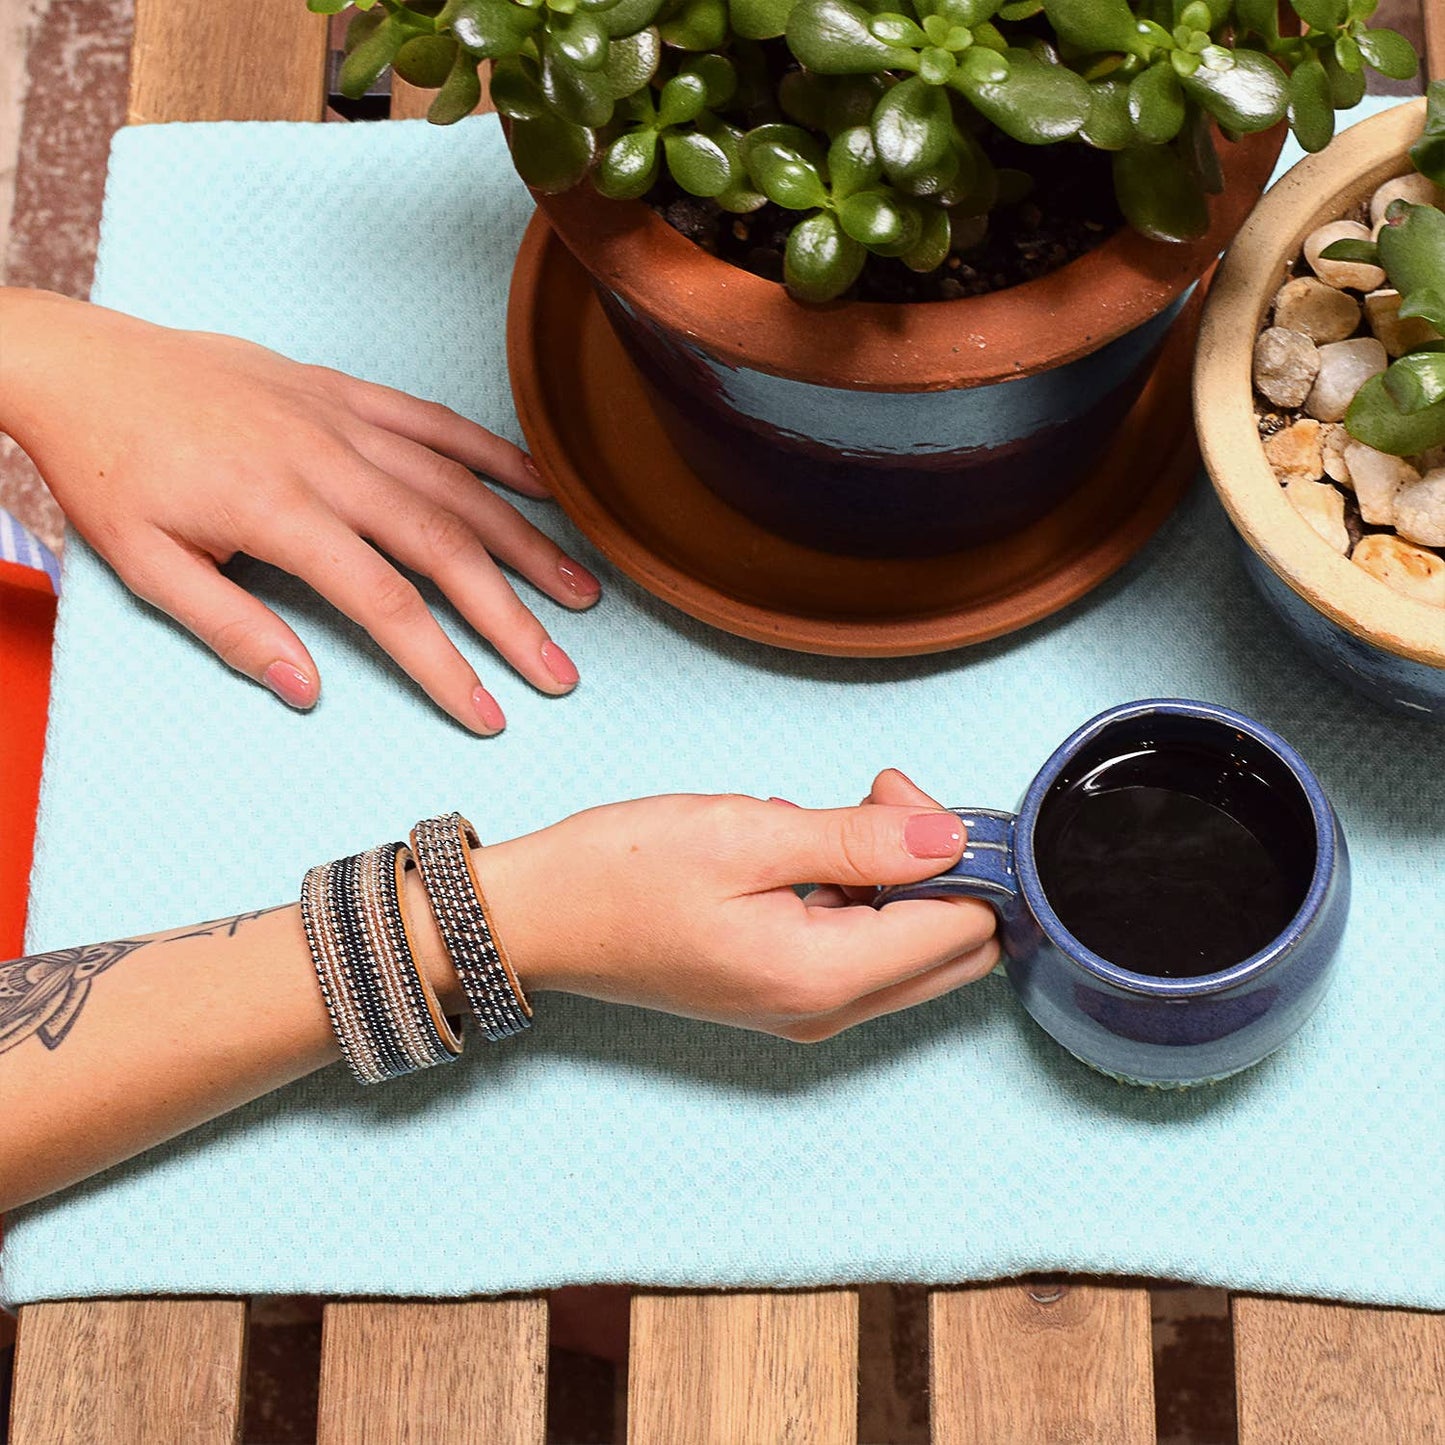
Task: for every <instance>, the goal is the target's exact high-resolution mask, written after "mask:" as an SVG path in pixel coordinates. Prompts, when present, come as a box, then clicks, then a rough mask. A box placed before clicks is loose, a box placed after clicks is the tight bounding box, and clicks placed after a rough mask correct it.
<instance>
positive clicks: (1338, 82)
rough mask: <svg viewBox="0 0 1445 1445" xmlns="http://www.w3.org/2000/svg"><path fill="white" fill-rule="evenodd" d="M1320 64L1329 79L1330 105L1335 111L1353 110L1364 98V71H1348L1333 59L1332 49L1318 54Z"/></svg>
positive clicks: (1361, 69) (1333, 52) (1362, 69)
mask: <svg viewBox="0 0 1445 1445" xmlns="http://www.w3.org/2000/svg"><path fill="white" fill-rule="evenodd" d="M1319 59H1320V64H1321V65H1323V66H1324V68H1325V74H1326V75H1327V76H1329V78H1330V103H1331V104H1332V105H1333V106H1334V108H1335V109H1336V110H1353V109H1354V108H1355V107H1356V106H1357V105H1358V104H1359V103H1360V102H1361V101H1362V100H1363V99H1364V98H1365V71H1364V68H1363V67H1361V68H1360V69H1359V70H1355V71H1349V70H1345V69H1343V68H1342V67H1341V65H1340V62H1339V61H1338V60H1337V59H1336V58H1335V51H1334V47H1333V46H1331V47H1330V48H1329V49H1328V50H1324V51H1321V52H1320V57H1319Z"/></svg>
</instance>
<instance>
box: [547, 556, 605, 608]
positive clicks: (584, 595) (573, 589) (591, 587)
mask: <svg viewBox="0 0 1445 1445" xmlns="http://www.w3.org/2000/svg"><path fill="white" fill-rule="evenodd" d="M557 575H558V576H559V577H561V579H562V585H563V586H564V587H566V589H567V590H568V591H569V592H570V593H571V594H572V595H573V596H574V597H575V598H576V599H577V600H578V601H579V602H595V601H596V600H597V599H598V598H599V597H600V596H601V595H602V584H601V583H600V582H599V581H598V580H597V579H596V578H595V577H594V576H593V575H592V574H591V573H590V572H589V571H588V570H587V569H586V568H585V567H583V566H582V565H581V564H580V563H578V562H559V563H558V564H557Z"/></svg>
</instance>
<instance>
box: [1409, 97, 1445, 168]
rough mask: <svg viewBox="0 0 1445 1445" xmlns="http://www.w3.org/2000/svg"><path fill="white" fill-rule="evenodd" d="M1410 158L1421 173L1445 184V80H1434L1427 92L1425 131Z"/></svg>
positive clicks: (1412, 148)
mask: <svg viewBox="0 0 1445 1445" xmlns="http://www.w3.org/2000/svg"><path fill="white" fill-rule="evenodd" d="M1410 159H1411V160H1412V161H1413V162H1414V163H1415V169H1416V170H1417V171H1419V172H1420V174H1421V175H1424V176H1429V177H1430V179H1431V180H1432V181H1434V182H1435V184H1436V185H1437V186H1445V80H1435V81H1432V82H1431V83H1430V87H1429V89H1428V90H1427V91H1426V92H1425V131H1424V134H1423V135H1421V137H1420V139H1419V140H1417V141H1416V142H1415V144H1414V145H1412V146H1411V147H1410Z"/></svg>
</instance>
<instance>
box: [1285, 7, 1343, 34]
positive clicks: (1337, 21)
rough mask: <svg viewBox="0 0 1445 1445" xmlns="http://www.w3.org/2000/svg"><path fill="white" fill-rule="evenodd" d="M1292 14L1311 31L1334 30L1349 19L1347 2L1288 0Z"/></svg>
mask: <svg viewBox="0 0 1445 1445" xmlns="http://www.w3.org/2000/svg"><path fill="white" fill-rule="evenodd" d="M1290 4H1291V5H1293V7H1294V13H1295V14H1296V15H1298V16H1299V18H1300V19H1301V20H1303V21H1304V23H1305V24H1306V25H1308V26H1309V28H1310V29H1311V30H1315V31H1324V30H1334V29H1336V28H1338V27H1339V26H1341V25H1343V24H1344V23H1345V21H1346V19H1347V18H1348V17H1349V4H1348V0H1290Z"/></svg>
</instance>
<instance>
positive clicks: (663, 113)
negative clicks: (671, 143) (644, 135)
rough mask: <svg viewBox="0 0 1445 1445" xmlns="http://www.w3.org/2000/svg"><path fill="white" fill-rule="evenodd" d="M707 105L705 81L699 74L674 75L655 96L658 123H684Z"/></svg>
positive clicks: (698, 114) (692, 118) (696, 116)
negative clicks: (656, 96) (658, 94)
mask: <svg viewBox="0 0 1445 1445" xmlns="http://www.w3.org/2000/svg"><path fill="white" fill-rule="evenodd" d="M706 106H707V82H706V81H705V80H704V79H703V78H702V77H701V76H700V75H674V76H673V77H672V79H671V80H669V81H668V82H667V84H666V85H664V86H663V87H662V94H661V95H660V96H658V98H657V120H658V124H659V125H685V124H686V123H687V122H688V121H690V120H696V119H697V118H698V116H700V115H701V114H702V113H703V110H704V108H705V107H706Z"/></svg>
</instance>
